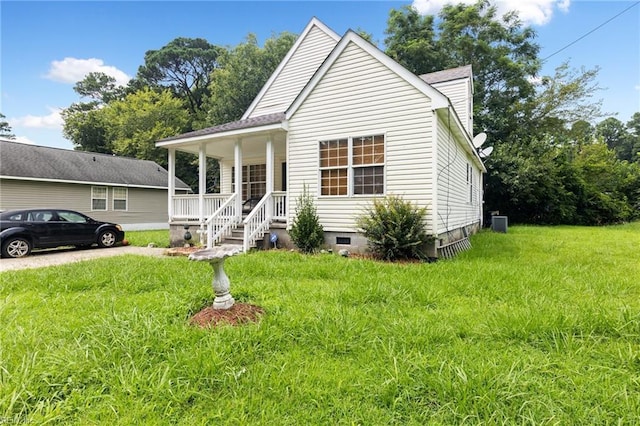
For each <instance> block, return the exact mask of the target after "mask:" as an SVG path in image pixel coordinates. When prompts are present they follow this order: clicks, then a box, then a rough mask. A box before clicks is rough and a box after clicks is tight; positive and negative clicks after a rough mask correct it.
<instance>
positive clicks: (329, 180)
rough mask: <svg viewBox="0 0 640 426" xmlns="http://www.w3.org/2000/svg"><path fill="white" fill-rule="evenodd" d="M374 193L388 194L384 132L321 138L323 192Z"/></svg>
mask: <svg viewBox="0 0 640 426" xmlns="http://www.w3.org/2000/svg"><path fill="white" fill-rule="evenodd" d="M350 181H351V182H352V185H351V190H349V182H350ZM373 194H384V135H375V136H358V137H351V138H347V139H336V140H329V141H321V142H320V195H373Z"/></svg>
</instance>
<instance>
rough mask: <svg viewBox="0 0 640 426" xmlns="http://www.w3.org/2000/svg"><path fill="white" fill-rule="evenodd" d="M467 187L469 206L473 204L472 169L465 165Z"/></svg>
mask: <svg viewBox="0 0 640 426" xmlns="http://www.w3.org/2000/svg"><path fill="white" fill-rule="evenodd" d="M467 186H468V188H469V204H473V167H471V164H469V163H467Z"/></svg>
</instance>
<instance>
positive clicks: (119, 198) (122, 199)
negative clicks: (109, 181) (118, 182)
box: [113, 188, 129, 210]
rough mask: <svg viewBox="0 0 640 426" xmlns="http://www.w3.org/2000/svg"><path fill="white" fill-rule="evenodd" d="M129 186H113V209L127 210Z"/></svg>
mask: <svg viewBox="0 0 640 426" xmlns="http://www.w3.org/2000/svg"><path fill="white" fill-rule="evenodd" d="M128 192H129V190H128V189H127V188H113V209H114V210H127V195H128Z"/></svg>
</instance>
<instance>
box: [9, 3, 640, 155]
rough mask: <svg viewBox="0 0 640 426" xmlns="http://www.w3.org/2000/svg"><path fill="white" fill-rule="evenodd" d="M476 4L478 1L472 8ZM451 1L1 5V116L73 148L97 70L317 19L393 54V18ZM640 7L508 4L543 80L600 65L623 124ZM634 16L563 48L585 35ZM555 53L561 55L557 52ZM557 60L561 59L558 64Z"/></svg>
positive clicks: (633, 91)
mask: <svg viewBox="0 0 640 426" xmlns="http://www.w3.org/2000/svg"><path fill="white" fill-rule="evenodd" d="M465 1H467V2H469V0H465ZM446 2H447V1H446V0H415V1H414V2H412V1H282V2H276V1H235V2H230V1H226V2H225V1H196V2H178V1H161V2H155V1H153V2H152V1H139V2H130V1H110V2H99V1H91V2H89V1H70V2H60V1H40V2H36V1H6V0H1V1H0V20H1V30H0V31H1V34H0V36H1V51H0V59H1V62H0V70H1V75H0V93H1V97H0V112H2V113H3V114H4V115H5V116H6V117H7V120H8V121H9V124H10V125H11V127H12V128H13V133H15V134H16V136H17V137H18V140H20V141H23V142H26V143H34V144H37V145H45V146H53V147H59V148H67V149H72V148H73V145H72V144H71V142H69V141H67V140H66V139H64V138H63V136H62V131H61V126H62V121H61V119H60V117H59V110H60V108H66V107H68V106H69V105H71V104H72V103H73V102H77V101H79V100H80V99H79V98H78V96H77V95H76V93H75V92H74V91H73V84H74V82H75V81H78V80H80V79H82V78H83V76H84V75H85V74H86V73H87V72H89V71H103V72H106V73H108V74H112V75H114V76H116V77H117V78H119V79H122V80H123V81H124V80H126V78H127V77H132V76H134V75H135V73H136V71H137V69H138V66H140V65H141V64H142V63H143V59H144V53H145V52H146V51H147V50H151V49H159V48H161V47H162V46H164V45H165V44H167V43H168V42H169V41H171V40H173V39H174V38H176V37H193V38H195V37H200V38H205V39H207V40H208V41H209V42H210V43H212V44H216V45H221V46H230V47H232V46H235V45H237V44H239V43H242V42H243V41H244V40H245V38H246V36H247V34H249V33H254V34H256V36H257V37H258V41H259V43H260V44H262V43H263V42H264V41H265V40H266V39H267V38H269V37H270V36H272V35H274V34H275V35H277V34H279V33H281V32H283V31H288V32H292V33H295V34H299V33H300V32H301V31H302V30H303V29H304V27H305V26H306V24H307V23H308V22H309V20H310V19H311V18H312V17H313V16H315V17H317V18H319V19H320V20H321V21H323V22H324V23H325V24H327V25H328V26H329V27H330V28H332V29H333V30H334V31H336V32H337V33H338V34H343V33H344V32H346V31H347V30H348V29H350V28H351V29H362V30H364V31H366V32H368V33H371V34H373V37H374V41H376V42H377V43H378V47H380V48H381V49H383V50H384V44H383V43H384V30H385V28H386V23H387V19H388V17H389V11H390V10H391V9H394V8H396V9H397V8H400V7H402V6H403V5H411V4H413V5H414V7H416V8H417V9H418V10H420V11H421V12H423V13H429V14H437V12H438V10H439V9H440V7H441V6H442V4H443V3H446ZM638 3H640V2H636V1H576V0H573V1H571V0H501V1H500V2H498V3H497V6H498V8H499V9H502V10H507V9H509V8H518V9H519V10H520V16H521V18H522V20H523V21H525V22H527V23H528V24H530V25H531V26H532V27H533V28H534V29H535V30H536V32H537V38H536V40H535V41H536V42H537V43H538V44H539V45H540V46H541V52H540V57H541V58H547V57H549V56H550V57H549V59H548V60H547V61H546V62H545V64H544V68H543V70H542V71H543V72H542V74H543V75H552V74H553V71H554V69H555V67H557V66H558V65H559V64H561V63H562V62H564V61H569V63H570V65H571V66H572V67H574V68H581V67H586V68H588V69H590V68H593V67H595V66H599V67H600V68H601V71H600V73H599V76H598V79H597V82H598V83H599V85H600V86H601V87H603V88H605V90H603V91H601V92H599V93H598V94H597V96H596V98H602V99H603V100H604V104H603V110H604V111H606V112H610V113H617V115H616V117H617V118H618V119H620V120H621V121H623V122H626V121H628V120H629V118H630V117H631V115H632V114H633V113H634V112H640V4H638ZM629 7H630V9H629V10H627V11H626V12H624V13H623V14H621V15H620V16H618V17H617V18H615V19H614V20H612V21H611V22H609V23H607V24H605V25H604V26H602V27H601V28H599V29H597V30H596V31H594V32H593V33H592V34H590V35H587V36H586V37H584V38H583V39H582V40H579V41H577V42H576V43H575V44H573V45H571V46H569V47H567V48H566V49H564V50H562V51H560V52H559V53H556V52H557V51H558V50H560V49H563V48H564V47H566V46H567V45H569V44H571V43H573V42H574V41H576V40H577V39H579V38H580V37H582V36H584V35H585V34H587V33H589V32H590V31H592V30H594V29H595V28H596V27H598V26H599V25H602V24H604V23H605V22H606V21H607V20H608V19H610V18H612V17H614V16H615V15H616V14H618V13H620V12H622V11H623V10H625V9H627V8H629ZM554 53H555V54H554ZM551 55H552V56H551Z"/></svg>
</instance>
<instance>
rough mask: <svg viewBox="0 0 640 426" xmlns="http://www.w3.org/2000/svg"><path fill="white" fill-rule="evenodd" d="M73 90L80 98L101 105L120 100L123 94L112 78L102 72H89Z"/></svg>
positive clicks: (122, 90) (121, 88)
mask: <svg viewBox="0 0 640 426" xmlns="http://www.w3.org/2000/svg"><path fill="white" fill-rule="evenodd" d="M73 90H74V91H75V92H76V93H77V94H79V95H80V96H82V97H86V98H90V99H92V100H93V101H97V102H99V103H101V104H106V103H109V102H110V101H112V100H116V99H122V97H123V96H124V94H125V89H124V88H123V87H121V86H118V84H117V83H116V79H115V78H114V77H111V76H110V75H107V74H105V73H102V72H90V73H89V74H87V75H86V76H85V78H84V79H83V80H81V81H78V82H77V83H76V84H75V85H74V86H73Z"/></svg>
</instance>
